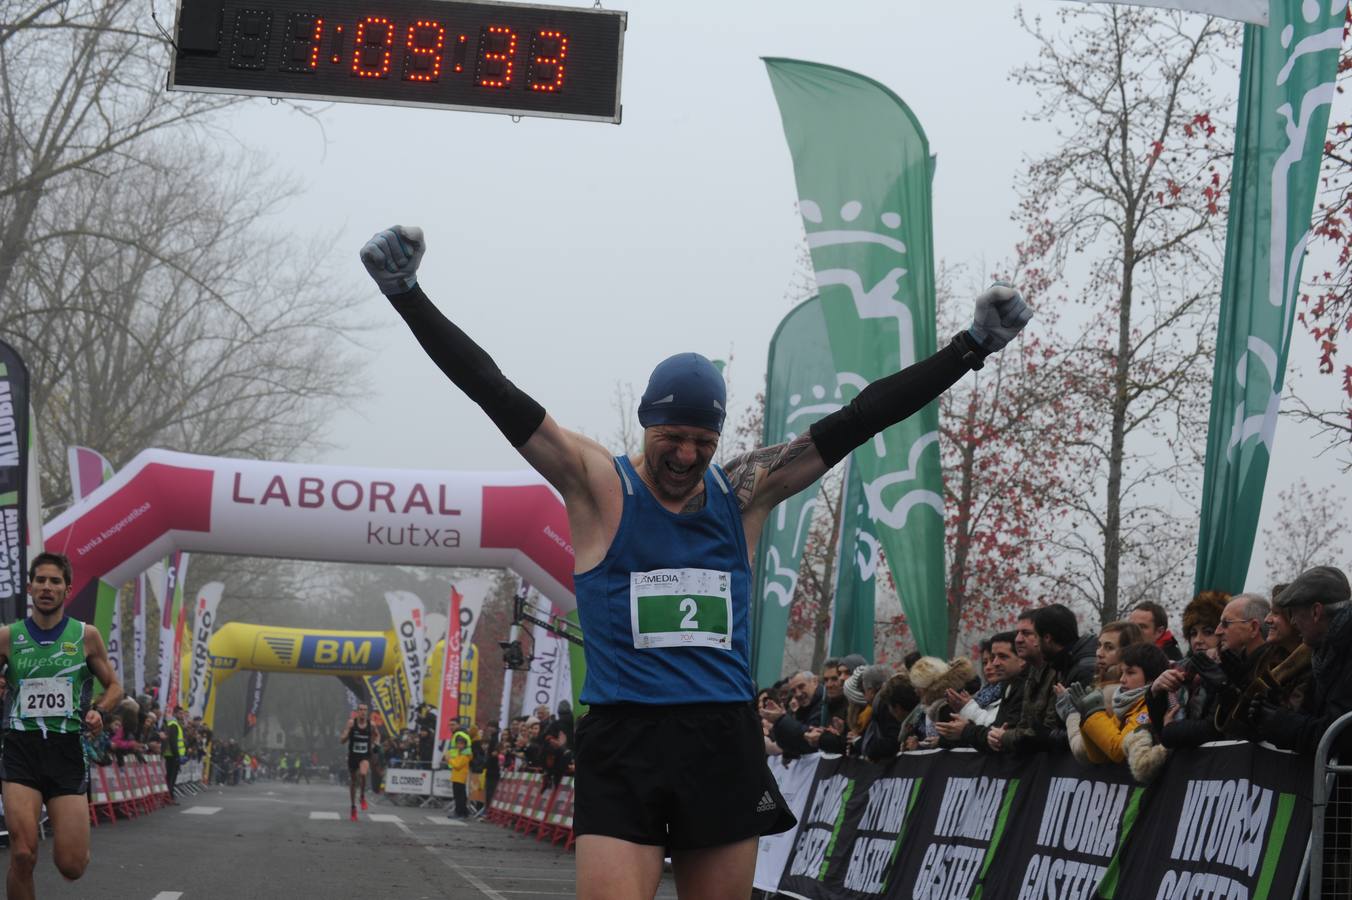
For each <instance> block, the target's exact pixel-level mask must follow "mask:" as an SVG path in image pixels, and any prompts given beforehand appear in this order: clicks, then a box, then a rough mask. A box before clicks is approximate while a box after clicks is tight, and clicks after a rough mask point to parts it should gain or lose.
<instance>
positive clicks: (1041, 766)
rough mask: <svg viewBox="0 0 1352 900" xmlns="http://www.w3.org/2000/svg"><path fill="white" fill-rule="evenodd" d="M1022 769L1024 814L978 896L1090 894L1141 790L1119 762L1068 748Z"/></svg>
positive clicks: (1045, 898) (1070, 897)
mask: <svg viewBox="0 0 1352 900" xmlns="http://www.w3.org/2000/svg"><path fill="white" fill-rule="evenodd" d="M1023 768H1024V769H1025V771H1027V772H1028V774H1029V776H1030V777H1029V778H1028V797H1027V801H1028V803H1027V808H1026V813H1025V814H1024V815H1023V816H1022V817H1021V819H1020V823H1019V827H1018V828H1016V829H1014V830H1013V833H1012V834H1011V835H1010V839H1009V843H1008V845H1007V846H1006V847H1005V848H1004V850H1005V853H1004V854H1003V855H1002V856H1001V859H1000V861H999V864H998V865H997V867H996V868H997V871H996V872H993V873H992V874H991V875H989V876H988V877H987V878H986V881H985V887H986V892H985V894H984V895H983V898H984V900H994V898H998V897H1010V898H1016V900H1092V898H1093V897H1094V896H1095V891H1096V889H1097V888H1098V886H1099V884H1100V882H1102V881H1103V880H1104V878H1105V877H1106V876H1109V873H1110V869H1111V867H1112V862H1113V856H1114V854H1116V853H1117V850H1118V848H1119V847H1120V846H1121V844H1122V841H1123V839H1124V838H1125V837H1126V836H1127V835H1129V834H1130V833H1131V832H1132V830H1133V828H1134V827H1137V826H1136V821H1137V811H1138V809H1139V806H1140V802H1141V797H1142V795H1143V794H1144V792H1145V789H1144V788H1142V787H1140V786H1139V785H1137V784H1136V783H1135V782H1134V781H1133V780H1132V778H1131V773H1130V772H1129V771H1128V770H1127V767H1126V766H1125V765H1105V766H1086V765H1082V764H1080V763H1078V762H1076V761H1075V758H1074V757H1073V756H1071V755H1070V754H1069V753H1056V754H1041V755H1039V756H1037V757H1032V758H1029V759H1027V760H1025V761H1024V762H1023ZM1132 896H1135V895H1132Z"/></svg>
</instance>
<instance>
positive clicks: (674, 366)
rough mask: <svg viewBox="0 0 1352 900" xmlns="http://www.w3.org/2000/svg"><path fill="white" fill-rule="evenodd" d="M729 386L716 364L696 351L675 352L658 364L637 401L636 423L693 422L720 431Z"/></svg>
mask: <svg viewBox="0 0 1352 900" xmlns="http://www.w3.org/2000/svg"><path fill="white" fill-rule="evenodd" d="M727 401H728V389H727V386H726V385H724V383H723V374H722V373H721V372H719V371H718V367H717V366H715V365H714V364H713V363H711V362H709V360H707V359H705V358H704V357H703V356H700V355H699V354H698V353H678V354H676V355H675V356H671V357H668V358H666V359H664V360H662V361H661V362H660V363H658V364H657V368H655V369H653V374H652V376H651V377H650V378H649V379H648V389H647V390H645V391H644V392H643V398H642V399H641V400H640V401H639V404H638V423H639V424H640V425H642V426H643V427H644V428H647V427H649V426H651V425H694V426H697V427H699V428H708V429H710V430H711V431H717V432H718V433H719V434H722V433H723V417H724V414H725V410H724V406H725V405H726V404H727Z"/></svg>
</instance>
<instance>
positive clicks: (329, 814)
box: [310, 812, 338, 822]
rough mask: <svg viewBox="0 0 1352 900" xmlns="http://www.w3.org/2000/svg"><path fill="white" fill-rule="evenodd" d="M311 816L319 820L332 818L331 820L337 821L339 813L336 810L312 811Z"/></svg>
mask: <svg viewBox="0 0 1352 900" xmlns="http://www.w3.org/2000/svg"><path fill="white" fill-rule="evenodd" d="M310 818H311V819H319V820H322V821H330V820H331V821H334V822H337V821H338V814H337V813H336V812H312V813H310Z"/></svg>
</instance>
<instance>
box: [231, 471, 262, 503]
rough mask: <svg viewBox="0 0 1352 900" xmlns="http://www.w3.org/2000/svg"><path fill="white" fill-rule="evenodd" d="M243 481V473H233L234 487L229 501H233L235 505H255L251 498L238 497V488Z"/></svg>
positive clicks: (255, 501)
mask: <svg viewBox="0 0 1352 900" xmlns="http://www.w3.org/2000/svg"><path fill="white" fill-rule="evenodd" d="M243 480H244V473H243V472H236V473H235V486H234V490H233V492H232V493H231V494H230V499H231V500H234V501H235V502H236V503H257V502H258V501H257V500H255V499H254V498H252V497H242V496H240V493H239V488H240V483H241V482H242V481H243Z"/></svg>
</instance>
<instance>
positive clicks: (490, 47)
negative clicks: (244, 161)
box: [229, 9, 569, 94]
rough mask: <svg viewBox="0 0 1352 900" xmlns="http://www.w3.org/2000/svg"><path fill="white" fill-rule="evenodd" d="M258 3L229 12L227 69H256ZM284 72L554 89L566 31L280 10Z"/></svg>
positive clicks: (562, 79)
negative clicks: (469, 28)
mask: <svg viewBox="0 0 1352 900" xmlns="http://www.w3.org/2000/svg"><path fill="white" fill-rule="evenodd" d="M273 18H274V17H273V12H272V11H271V10H265V9H238V10H236V11H235V16H234V22H233V25H234V27H233V29H232V35H233V36H232V39H231V46H230V57H229V60H230V62H229V64H230V67H231V68H232V69H262V68H264V67H265V66H266V65H267V60H268V50H269V46H270V43H271V40H272V36H273V32H274V28H275V24H276V23H274V21H273ZM281 40H282V47H281V63H280V66H279V68H280V69H281V71H283V72H292V73H307V72H320V71H322V70H324V69H329V70H331V71H332V70H338V71H346V72H348V73H349V74H350V75H351V76H352V77H354V78H361V79H390V78H397V79H400V80H402V81H406V82H413V83H419V82H421V83H434V82H438V81H440V80H441V79H442V77H443V76H453V75H462V74H465V75H468V76H469V77H470V78H471V79H472V80H473V84H474V85H475V86H477V87H480V88H487V89H489V90H495V91H506V90H511V89H512V88H515V87H517V86H518V85H519V86H521V88H523V89H525V90H529V91H535V92H538V93H544V94H557V93H561V92H563V91H564V90H565V89H566V86H567V83H568V78H567V76H568V44H569V36H568V34H567V33H566V32H564V31H561V30H558V29H554V28H532V29H529V30H528V31H527V32H526V33H522V32H521V30H520V29H518V28H514V27H513V26H510V25H495V24H487V25H482V26H480V28H479V29H478V33H477V34H471V33H464V32H460V33H456V32H453V31H448V29H447V28H446V27H445V25H443V24H442V23H441V22H439V21H436V20H435V19H431V18H422V19H417V20H415V21H410V22H396V21H394V20H393V19H392V18H389V17H386V16H383V15H367V16H364V17H362V18H359V19H357V20H356V21H355V22H339V21H333V20H330V19H326V18H325V17H324V16H322V15H315V14H311V13H306V12H293V13H287V14H285V23H284V26H283V30H282V37H281Z"/></svg>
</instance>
